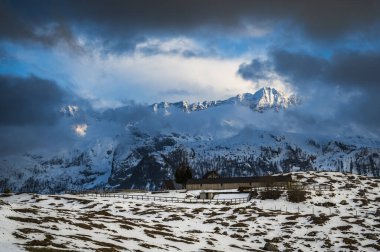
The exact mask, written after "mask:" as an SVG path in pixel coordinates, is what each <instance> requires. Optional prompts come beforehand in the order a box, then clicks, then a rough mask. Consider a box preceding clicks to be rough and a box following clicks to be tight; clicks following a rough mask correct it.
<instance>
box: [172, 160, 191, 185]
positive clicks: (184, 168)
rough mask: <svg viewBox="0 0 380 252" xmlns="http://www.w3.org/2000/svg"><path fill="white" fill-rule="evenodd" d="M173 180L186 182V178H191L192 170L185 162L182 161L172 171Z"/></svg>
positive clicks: (181, 182) (180, 182)
mask: <svg viewBox="0 0 380 252" xmlns="http://www.w3.org/2000/svg"><path fill="white" fill-rule="evenodd" d="M174 176H175V182H177V183H179V184H186V182H187V180H189V179H191V178H193V172H192V171H191V168H190V166H189V165H188V163H187V162H182V163H181V164H180V165H179V166H178V167H177V169H176V170H175V173H174Z"/></svg>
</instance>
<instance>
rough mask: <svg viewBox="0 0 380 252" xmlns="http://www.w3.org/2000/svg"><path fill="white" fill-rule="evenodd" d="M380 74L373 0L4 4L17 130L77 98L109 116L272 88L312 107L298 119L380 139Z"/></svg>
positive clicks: (0, 108)
mask: <svg viewBox="0 0 380 252" xmlns="http://www.w3.org/2000/svg"><path fill="white" fill-rule="evenodd" d="M379 70H380V2H379V1H376V0H373V1H371V0H362V1H356V0H344V1H343V0H340V1H338V0H331V1H315V0H309V1H298V0H294V1H281V0H277V1H275V0H266V1H256V0H252V1H239V0H234V1H232V0H230V1H226V0H220V1H211V0H193V1H182V0H176V1H173V0H168V1H161V0H156V1H148V0H136V1H128V0H107V1H106V0H92V1H85V0H76V1H70V0H65V1H63V0H55V1H50V0H49V1H48V0H18V1H10V0H0V127H2V128H3V129H4V128H6V129H12V131H13V130H15V129H20V130H21V129H25V128H27V129H30V127H34V126H36V125H37V126H38V127H48V126H49V125H52V124H54V123H55V122H56V121H57V120H58V119H57V113H56V107H57V106H59V105H61V104H64V103H68V102H73V101H76V102H79V101H80V102H82V103H85V104H88V105H89V106H91V107H92V108H93V109H94V110H99V111H100V110H105V109H108V108H118V107H121V106H124V105H126V104H131V103H133V104H152V103H154V102H160V101H170V102H174V101H179V100H188V101H190V102H196V101H203V100H218V99H226V98H229V97H231V96H235V95H237V94H239V93H244V92H254V91H256V90H257V89H259V88H261V87H264V86H272V87H275V88H277V89H279V90H280V91H283V92H285V93H289V94H290V93H294V94H297V95H299V96H300V97H301V98H302V100H303V106H302V108H299V109H295V110H290V111H289V112H288V113H287V115H286V120H288V122H289V123H291V122H294V123H296V124H298V125H300V127H309V126H310V125H313V126H314V128H315V127H316V125H323V126H326V127H324V128H323V129H325V130H333V129H337V128H339V129H340V130H341V131H344V132H354V133H355V134H366V135H369V136H376V137H378V136H379V135H380V130H379V129H380V99H379V93H380V92H379V91H380V71H379ZM37 126H36V127H37ZM15 134H16V133H15ZM0 139H1V136H0Z"/></svg>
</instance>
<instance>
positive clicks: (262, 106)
mask: <svg viewBox="0 0 380 252" xmlns="http://www.w3.org/2000/svg"><path fill="white" fill-rule="evenodd" d="M300 103H301V100H300V98H298V97H297V96H296V95H294V94H292V95H285V94H284V93H283V92H280V91H278V90H276V89H275V88H272V87H263V88H261V89H259V90H257V91H256V92H255V93H243V94H238V95H236V96H233V97H231V98H228V99H225V100H217V101H203V102H195V103H189V102H187V101H180V102H173V103H170V102H159V103H153V104H152V105H150V106H149V107H151V108H152V110H153V112H154V113H159V112H160V111H163V114H165V115H169V114H170V111H169V110H170V109H171V108H172V107H174V108H178V109H181V110H183V111H184V112H187V113H191V112H194V111H201V110H205V109H208V108H211V107H217V106H223V105H227V104H230V105H236V104H238V105H243V106H246V107H249V108H250V109H252V110H254V111H257V112H261V113H262V112H264V111H265V110H267V109H275V110H276V111H278V110H280V109H286V108H288V107H290V106H296V105H299V104H300Z"/></svg>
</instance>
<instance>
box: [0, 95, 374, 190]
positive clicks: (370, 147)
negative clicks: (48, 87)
mask: <svg viewBox="0 0 380 252" xmlns="http://www.w3.org/2000/svg"><path fill="white" fill-rule="evenodd" d="M160 104H161V105H160ZM160 104H156V105H152V106H142V105H130V106H125V107H121V108H117V109H110V110H106V111H103V112H95V111H92V110H91V109H89V108H86V107H80V106H75V105H68V106H65V107H62V109H61V111H60V113H61V115H62V118H61V121H62V122H61V123H62V131H64V132H69V136H68V137H67V139H66V140H65V141H62V142H54V143H52V144H51V146H49V147H45V148H34V149H33V150H29V151H25V152H20V153H11V154H7V155H4V156H1V158H0V171H1V176H0V192H1V191H3V190H5V189H7V188H9V189H11V190H12V191H14V192H38V193H62V192H64V191H66V190H83V189H91V188H103V187H113V188H141V189H149V190H157V189H159V188H160V187H161V183H162V181H163V180H165V179H172V178H173V173H174V170H175V169H176V167H177V166H178V164H179V163H180V162H182V161H184V160H186V161H187V162H188V163H189V164H190V166H191V168H192V170H193V174H194V176H195V177H202V175H203V174H205V173H206V172H207V171H209V170H217V171H218V173H219V174H221V175H222V176H228V177H230V176H251V175H265V174H268V173H269V174H270V173H279V172H292V171H319V170H327V171H341V172H352V173H355V174H359V175H367V176H372V177H379V176H380V141H379V140H378V139H377V138H368V137H367V138H365V137H361V136H350V135H348V136H341V135H335V134H321V133H318V132H314V131H310V130H308V129H306V130H304V129H301V130H300V131H299V132H298V131H297V132H294V129H293V128H294V127H296V126H295V124H294V123H293V122H292V121H290V122H289V119H288V114H287V111H291V109H292V108H294V107H297V106H301V105H300V104H299V103H298V102H297V98H295V97H294V96H291V95H285V94H282V93H280V92H278V91H277V90H275V89H273V88H263V89H260V90H259V91H257V92H256V93H254V94H242V95H238V96H236V97H232V98H229V99H226V100H222V101H212V102H205V103H202V104H203V105H202V106H203V107H200V105H199V104H198V103H197V104H195V103H194V104H188V103H186V102H185V103H184V102H182V103H181V102H180V103H160ZM185 105H186V106H185ZM286 122H287V123H288V125H287V123H286ZM289 127H290V128H289ZM302 130H303V131H302ZM66 141H67V142H66Z"/></svg>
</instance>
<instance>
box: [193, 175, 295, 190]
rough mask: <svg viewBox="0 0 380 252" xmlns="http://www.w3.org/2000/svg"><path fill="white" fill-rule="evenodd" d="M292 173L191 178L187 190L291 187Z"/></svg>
mask: <svg viewBox="0 0 380 252" xmlns="http://www.w3.org/2000/svg"><path fill="white" fill-rule="evenodd" d="M291 183H292V176H291V175H277V176H258V177H230V178H221V177H219V178H202V179H190V180H188V181H187V183H186V189H187V190H225V189H239V188H255V187H273V186H274V187H276V186H278V187H290V186H291Z"/></svg>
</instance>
